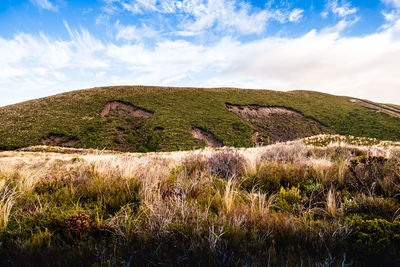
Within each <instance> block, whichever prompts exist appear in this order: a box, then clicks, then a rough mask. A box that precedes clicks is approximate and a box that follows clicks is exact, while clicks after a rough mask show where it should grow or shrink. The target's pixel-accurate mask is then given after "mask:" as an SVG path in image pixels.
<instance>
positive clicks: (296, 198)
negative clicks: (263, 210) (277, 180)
mask: <svg viewBox="0 0 400 267" xmlns="http://www.w3.org/2000/svg"><path fill="white" fill-rule="evenodd" d="M300 201H301V195H300V189H299V187H295V186H292V188H286V189H285V188H284V187H281V189H280V191H279V194H278V207H279V208H280V209H281V210H285V211H293V210H294V209H296V208H298V206H299V203H300Z"/></svg>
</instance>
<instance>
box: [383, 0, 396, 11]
mask: <svg viewBox="0 0 400 267" xmlns="http://www.w3.org/2000/svg"><path fill="white" fill-rule="evenodd" d="M381 1H382V2H383V3H385V4H387V5H391V6H394V7H395V8H399V9H400V0H381Z"/></svg>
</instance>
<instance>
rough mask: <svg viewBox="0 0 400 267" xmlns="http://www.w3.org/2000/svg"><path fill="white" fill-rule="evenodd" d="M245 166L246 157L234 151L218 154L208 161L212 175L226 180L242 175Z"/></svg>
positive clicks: (227, 150)
mask: <svg viewBox="0 0 400 267" xmlns="http://www.w3.org/2000/svg"><path fill="white" fill-rule="evenodd" d="M244 164H245V159H244V157H243V156H242V155H241V154H240V153H239V152H237V151H235V150H232V149H224V150H221V151H219V152H216V153H214V154H213V155H212V156H211V157H210V158H209V159H208V166H209V167H210V171H211V173H212V174H215V175H217V176H219V177H221V178H225V179H230V178H232V177H236V176H238V175H239V174H240V173H242V172H243V170H244Z"/></svg>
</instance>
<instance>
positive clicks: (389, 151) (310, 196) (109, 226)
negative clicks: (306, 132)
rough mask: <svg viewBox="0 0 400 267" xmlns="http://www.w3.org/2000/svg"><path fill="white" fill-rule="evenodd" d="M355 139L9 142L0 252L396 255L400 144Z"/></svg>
mask: <svg viewBox="0 0 400 267" xmlns="http://www.w3.org/2000/svg"><path fill="white" fill-rule="evenodd" d="M326 140H336V141H337V140H341V142H340V143H338V142H335V143H330V144H328V145H326V144H325V145H324V142H325V141H326ZM347 140H352V142H353V144H347ZM357 140H358V139H355V138H349V137H347V138H346V137H338V136H333V137H330V136H319V137H315V138H309V139H307V140H305V141H296V142H289V143H282V144H276V145H271V146H267V147H258V148H248V149H229V148H222V149H218V150H212V149H207V150H199V151H192V152H190V151H189V152H173V153H149V154H128V153H108V152H101V151H97V152H95V151H87V152H85V151H81V152H80V153H77V152H78V151H74V152H71V154H68V153H65V152H66V151H65V150H61V151H62V152H64V153H54V152H2V153H0V239H1V243H0V265H3V266H5V265H7V266H22V265H24V266H26V265H31V266H65V265H77V266H81V265H86V266H108V265H117V266H142V265H150V266H151V265H172V264H174V265H176V266H189V265H190V266H192V265H214V266H215V265H226V266H244V265H245V266H338V265H341V266H395V265H399V264H400V253H399V251H400V220H399V219H400V212H399V210H400V209H399V208H400V197H399V196H400V149H399V147H398V145H399V144H398V143H397V144H395V143H392V144H390V143H377V144H374V145H371V146H356V145H354V144H355V143H357ZM358 141H359V142H365V139H359V140H358ZM371 142H372V141H371ZM42 149H43V148H42ZM53 151H54V149H53Z"/></svg>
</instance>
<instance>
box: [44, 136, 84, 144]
mask: <svg viewBox="0 0 400 267" xmlns="http://www.w3.org/2000/svg"><path fill="white" fill-rule="evenodd" d="M76 143H78V139H76V138H69V139H66V137H65V136H64V135H59V134H49V135H47V136H46V137H43V138H42V139H40V144H42V145H45V146H62V147H73V146H75V145H76Z"/></svg>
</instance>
